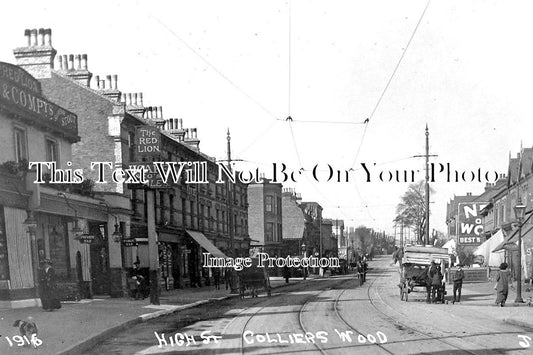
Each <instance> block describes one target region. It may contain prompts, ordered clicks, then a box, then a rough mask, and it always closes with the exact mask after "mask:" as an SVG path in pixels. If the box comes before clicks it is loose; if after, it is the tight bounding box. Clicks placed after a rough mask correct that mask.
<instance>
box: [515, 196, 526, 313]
mask: <svg viewBox="0 0 533 355" xmlns="http://www.w3.org/2000/svg"><path fill="white" fill-rule="evenodd" d="M525 212H526V206H525V205H523V204H522V200H521V199H520V197H518V202H517V203H516V206H514V213H515V216H516V219H517V221H518V270H517V273H516V278H517V281H516V299H515V300H514V302H515V303H524V300H523V299H522V225H523V223H522V222H523V220H524V215H525Z"/></svg>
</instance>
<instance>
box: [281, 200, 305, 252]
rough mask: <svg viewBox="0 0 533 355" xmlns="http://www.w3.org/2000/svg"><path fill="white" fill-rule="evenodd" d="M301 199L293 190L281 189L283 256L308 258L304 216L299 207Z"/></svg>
mask: <svg viewBox="0 0 533 355" xmlns="http://www.w3.org/2000/svg"><path fill="white" fill-rule="evenodd" d="M301 202H302V197H301V196H300V194H298V193H296V191H295V190H293V189H283V193H282V198H281V205H282V225H283V226H282V228H283V255H285V254H290V255H292V256H296V255H299V256H303V254H304V252H306V253H307V254H306V255H307V256H309V252H308V250H310V249H308V248H307V245H306V243H307V241H306V240H305V238H304V236H305V234H304V233H305V215H304V212H303V210H302V209H301V207H300V204H301Z"/></svg>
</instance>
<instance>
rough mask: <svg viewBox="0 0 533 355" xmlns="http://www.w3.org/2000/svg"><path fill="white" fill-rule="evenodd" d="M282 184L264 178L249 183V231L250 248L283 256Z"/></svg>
mask: <svg viewBox="0 0 533 355" xmlns="http://www.w3.org/2000/svg"><path fill="white" fill-rule="evenodd" d="M281 196H282V185H281V184H275V183H271V182H270V180H268V179H263V181H262V182H261V183H258V184H250V185H248V221H249V222H248V233H249V235H250V239H251V242H250V248H251V249H252V250H253V251H255V252H265V253H268V254H269V255H271V256H283V254H284V252H283V249H282V242H283V218H282V216H283V207H282V197H281Z"/></svg>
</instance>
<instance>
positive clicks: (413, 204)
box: [393, 181, 433, 243]
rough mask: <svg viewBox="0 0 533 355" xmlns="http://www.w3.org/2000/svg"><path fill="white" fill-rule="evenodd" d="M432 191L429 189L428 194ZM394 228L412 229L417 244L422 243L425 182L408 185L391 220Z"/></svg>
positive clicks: (424, 217)
mask: <svg viewBox="0 0 533 355" xmlns="http://www.w3.org/2000/svg"><path fill="white" fill-rule="evenodd" d="M431 193H433V189H431V188H430V194H431ZM393 222H394V224H395V225H396V226H400V225H401V226H403V227H407V228H412V229H413V231H414V233H415V236H416V238H417V240H418V242H419V243H422V238H423V236H424V231H425V228H424V227H425V225H426V193H425V182H424V181H419V182H417V183H414V184H410V185H409V187H408V188H407V191H406V192H405V194H404V195H403V196H402V198H401V202H400V203H399V204H398V205H397V206H396V216H395V217H394V219H393Z"/></svg>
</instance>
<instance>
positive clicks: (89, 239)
mask: <svg viewBox="0 0 533 355" xmlns="http://www.w3.org/2000/svg"><path fill="white" fill-rule="evenodd" d="M94 239H95V236H94V235H91V234H82V235H80V237H79V241H80V243H82V244H92V243H93V242H94Z"/></svg>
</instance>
